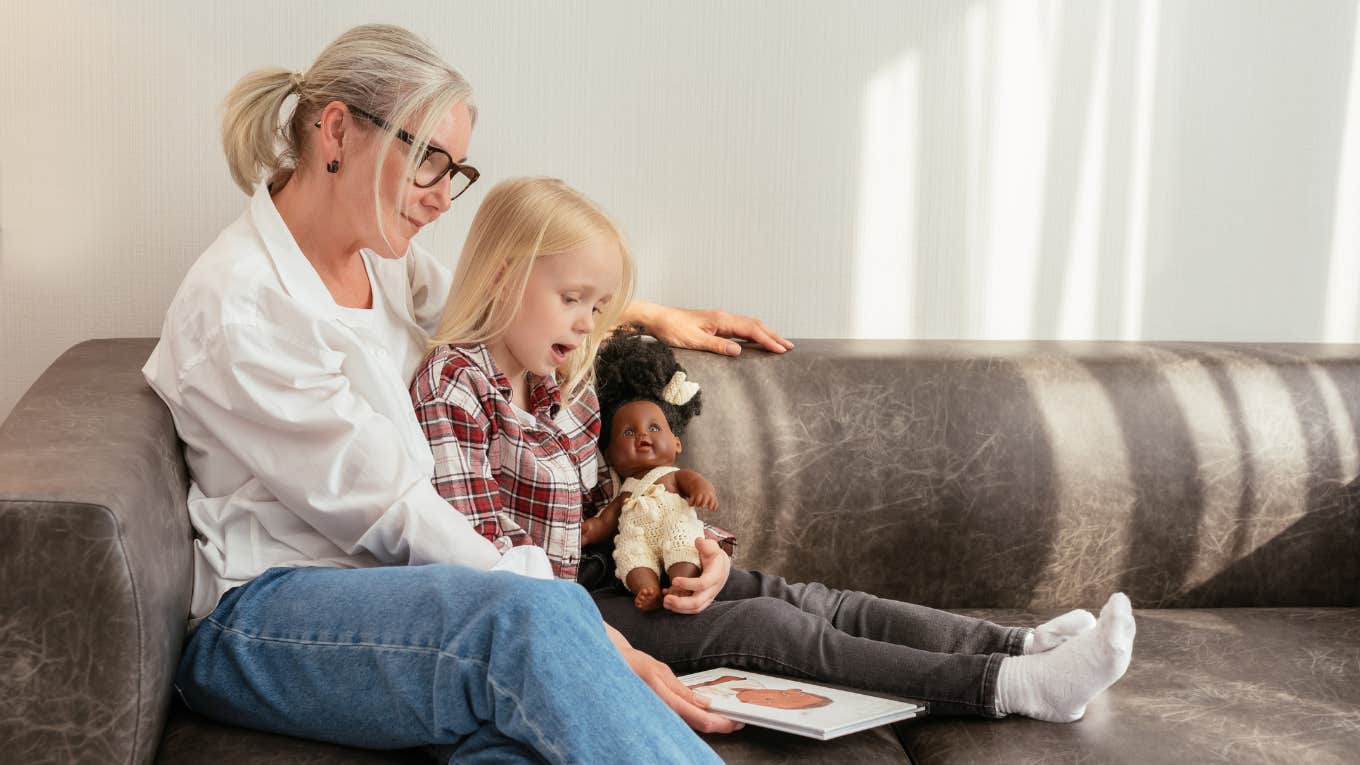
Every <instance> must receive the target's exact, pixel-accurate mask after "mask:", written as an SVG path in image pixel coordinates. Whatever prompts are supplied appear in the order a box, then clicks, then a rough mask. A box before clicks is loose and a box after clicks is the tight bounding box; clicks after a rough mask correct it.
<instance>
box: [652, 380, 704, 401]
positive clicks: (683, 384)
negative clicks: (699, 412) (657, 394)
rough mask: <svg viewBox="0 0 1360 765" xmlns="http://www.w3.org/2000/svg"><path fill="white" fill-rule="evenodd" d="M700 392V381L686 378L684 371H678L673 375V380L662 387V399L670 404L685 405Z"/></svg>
mask: <svg viewBox="0 0 1360 765" xmlns="http://www.w3.org/2000/svg"><path fill="white" fill-rule="evenodd" d="M698 392H699V383H697V382H690V381H688V380H686V379H685V373H684V372H676V373H675V374H673V375H671V381H670V382H668V383H666V387H664V388H662V389H661V399H662V400H663V401H665V402H666V403H668V404H674V405H675V406H684V405H685V404H688V403H689V400H690V399H692V398H694V394H696V393H698Z"/></svg>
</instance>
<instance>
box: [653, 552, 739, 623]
mask: <svg viewBox="0 0 1360 765" xmlns="http://www.w3.org/2000/svg"><path fill="white" fill-rule="evenodd" d="M694 546H695V547H696V548H698V550H699V560H700V564H701V565H702V567H703V571H702V572H701V573H700V574H699V576H697V577H690V576H677V577H675V578H673V579H671V587H670V588H671V590H688V591H689V593H690V594H689V595H673V594H669V595H667V596H666V597H665V599H664V600H663V601H662V605H663V606H664V607H665V609H666V610H667V611H672V612H674V613H677V614H697V613H699V612H700V611H703V610H704V609H705V608H708V606H709V604H710V603H712V602H713V601H714V599H716V598H717V597H718V593H719V592H721V591H722V588H723V585H725V584H727V575H728V574H730V573H731V571H732V559H731V558H729V557H727V553H725V552H723V549H722V548H721V547H719V546H718V543H717V542H714V541H713V540H712V539H705V538H703V537H699V538H698V539H696V540H694Z"/></svg>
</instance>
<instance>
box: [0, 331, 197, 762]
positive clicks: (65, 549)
mask: <svg viewBox="0 0 1360 765" xmlns="http://www.w3.org/2000/svg"><path fill="white" fill-rule="evenodd" d="M153 345H154V341H152V340H96V341H90V342H86V343H81V344H80V345H77V346H75V347H74V348H72V349H70V350H69V351H67V352H66V353H65V354H64V355H62V356H61V358H59V359H58V360H57V361H56V362H54V363H53V364H52V366H51V367H50V368H48V370H47V371H46V372H45V373H44V374H43V376H42V377H41V378H39V379H38V381H37V382H36V383H34V384H33V386H32V388H30V389H29V391H28V393H27V394H25V396H24V397H23V399H21V400H20V401H19V403H18V405H17V406H16V407H15V408H14V411H13V412H11V413H10V416H9V418H8V419H6V420H5V423H4V425H3V426H0V741H3V742H4V750H3V751H0V760H4V761H6V762H56V761H61V762H110V763H113V762H116V763H141V762H150V761H151V759H152V756H153V755H154V752H155V745H156V742H157V741H159V739H160V735H161V729H162V728H163V727H164V724H165V717H166V713H167V711H168V709H169V700H170V696H169V694H170V685H171V678H172V676H173V672H174V667H175V663H176V661H177V660H178V657H179V651H180V645H181V642H182V641H183V638H184V627H185V619H186V615H187V614H188V609H189V590H190V578H191V573H192V572H191V567H190V552H191V544H190V539H191V530H190V527H189V518H188V514H187V512H186V510H185V505H184V502H185V496H186V493H187V490H188V489H187V487H188V479H187V476H186V472H185V468H184V459H183V456H182V454H181V453H180V448H179V442H178V440H177V439H176V438H175V428H174V424H173V422H172V421H171V417H170V412H169V410H168V409H166V407H165V405H164V404H162V403H161V401H160V399H159V398H157V397H156V394H155V393H153V392H152V391H151V389H150V388H148V387H147V385H146V383H145V381H144V380H143V379H142V375H141V372H140V371H139V370H140V367H141V365H142V363H143V362H144V361H145V360H146V357H147V356H148V355H149V354H150V353H151V348H152V346H153Z"/></svg>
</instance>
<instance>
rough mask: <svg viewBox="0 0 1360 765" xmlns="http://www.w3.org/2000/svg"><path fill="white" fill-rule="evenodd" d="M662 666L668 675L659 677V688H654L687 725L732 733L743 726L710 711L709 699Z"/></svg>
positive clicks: (700, 730) (708, 730)
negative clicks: (688, 686)
mask: <svg viewBox="0 0 1360 765" xmlns="http://www.w3.org/2000/svg"><path fill="white" fill-rule="evenodd" d="M658 663H659V662H658ZM661 667H662V670H664V672H665V675H666V676H664V677H660V678H658V679H659V680H660V682H659V686H660V687H659V688H658V687H656V686H653V688H654V690H656V691H657V695H659V696H660V697H661V700H662V701H664V702H665V703H666V706H668V707H670V708H671V709H674V710H675V713H676V714H678V715H680V719H682V720H684V721H685V724H686V725H688V726H689V727H691V728H693V729H694V730H696V731H699V732H700V733H731V732H732V731H734V730H738V729H740V728H741V723H738V722H735V721H733V720H729V719H727V718H726V717H721V716H719V715H715V714H713V713H712V712H709V711H708V700H707V699H705V698H703V697H702V696H700V695H699V694H697V693H695V692H694V691H692V690H690V689H689V688H686V687H685V684H684V683H682V682H680V678H678V677H676V676H675V673H674V672H671V671H670V668H668V667H666V666H665V665H664V664H662V665H661Z"/></svg>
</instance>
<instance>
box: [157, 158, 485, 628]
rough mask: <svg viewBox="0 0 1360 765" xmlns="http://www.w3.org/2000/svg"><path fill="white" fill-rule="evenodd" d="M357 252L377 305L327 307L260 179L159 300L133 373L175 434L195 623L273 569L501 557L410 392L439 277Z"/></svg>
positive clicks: (438, 303)
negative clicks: (441, 484)
mask: <svg viewBox="0 0 1360 765" xmlns="http://www.w3.org/2000/svg"><path fill="white" fill-rule="evenodd" d="M361 257H362V258H363V260H364V265H365V266H366V267H367V269H368V273H369V280H370V282H371V283H372V285H373V308H371V309H367V310H358V309H352V308H344V307H341V306H338V305H337V304H336V303H335V301H334V300H333V299H332V297H331V294H330V292H329V291H328V290H327V289H326V286H325V285H324V284H323V283H322V281H321V277H320V276H319V275H318V274H317V272H316V270H315V269H314V268H313V267H312V265H311V263H310V262H308V260H307V259H306V257H305V256H304V255H303V254H302V251H301V250H300V249H299V248H298V246H297V243H296V242H295V241H294V240H293V237H292V234H291V233H290V232H289V231H288V227H287V226H286V225H285V224H284V222H283V218H281V217H280V216H279V213H278V210H277V209H276V208H275V207H274V202H273V200H272V199H271V198H270V195H269V191H268V190H267V189H266V188H265V187H264V186H263V185H261V186H260V187H259V188H258V189H257V190H256V192H255V195H254V197H253V198H252V199H251V201H250V206H249V207H248V208H247V210H246V212H245V213H244V214H243V215H242V216H241V217H240V218H239V219H237V220H236V222H235V223H233V224H231V225H230V226H228V227H227V229H226V230H225V231H223V232H222V234H221V235H220V236H218V238H217V240H216V241H215V242H213V244H212V245H211V246H210V247H209V248H208V249H207V251H206V252H204V253H203V254H202V255H201V256H200V257H199V258H198V260H197V261H196V262H195V263H194V265H193V266H192V267H191V268H190V269H189V272H188V274H186V275H185V277H184V281H183V283H182V284H181V285H180V288H179V291H178V292H177V293H176V294H175V298H174V300H173V301H172V302H171V304H170V308H169V310H168V311H167V312H166V316H165V325H164V327H163V328H162V330H161V338H160V342H159V343H158V344H157V345H156V348H155V350H154V351H152V353H151V357H150V358H149V359H148V360H147V362H146V366H145V367H143V369H142V373H143V374H144V375H145V376H146V380H147V382H148V383H150V385H151V387H152V388H153V389H155V391H156V393H158V394H159V395H160V397H161V398H162V399H164V400H165V403H166V404H167V405H168V406H169V407H170V411H171V413H172V414H173V415H174V419H175V427H176V429H177V430H178V431H179V435H180V438H181V439H182V440H183V441H184V454H185V459H186V461H187V463H188V466H189V476H190V485H189V517H190V520H191V521H192V523H193V526H194V529H195V531H196V532H197V534H196V536H197V540H196V543H195V549H196V555H195V561H194V588H193V593H194V595H193V605H192V617H193V619H194V621H195V623H196V622H197V620H199V619H201V618H202V617H204V616H207V615H208V614H209V613H211V612H212V610H213V608H214V607H216V605H217V601H218V599H219V598H221V596H222V595H223V594H224V593H226V591H227V590H229V589H231V588H232V587H235V586H237V585H240V584H243V583H245V582H247V581H249V580H250V579H252V578H254V577H255V576H257V575H259V574H260V573H262V572H263V571H265V570H266V569H268V568H270V567H272V566H316V565H322V566H343V567H361V566H377V565H384V564H412V565H419V564H425V563H461V564H465V565H469V566H473V567H476V568H482V569H486V568H491V567H492V566H493V565H494V564H495V563H496V562H497V561H498V559H499V558H500V555H499V554H498V553H497V551H496V547H495V545H493V544H492V543H491V542H489V541H487V540H486V539H484V538H483V537H482V536H481V535H479V534H477V532H476V531H475V530H473V528H472V526H471V525H470V524H469V523H468V521H467V519H466V518H465V517H464V516H463V514H462V513H461V512H458V511H457V510H456V509H454V508H452V507H450V506H449V505H448V503H447V502H446V501H445V500H444V499H443V498H442V497H440V496H439V494H438V493H437V492H436V491H435V489H434V487H433V485H432V484H431V483H430V479H431V476H432V475H433V470H434V461H433V458H432V456H431V453H430V447H429V444H428V443H427V442H426V440H425V436H424V434H423V432H422V431H421V428H420V424H419V423H418V422H417V421H416V417H415V413H414V409H413V408H412V404H411V398H410V393H409V390H408V385H409V383H410V380H411V378H412V376H413V375H414V373H415V370H416V367H417V366H418V365H419V364H420V362H421V360H422V359H423V358H424V356H425V340H426V336H427V333H428V332H430V331H432V330H433V328H434V326H435V325H436V323H437V322H438V318H439V313H440V311H441V310H442V308H443V304H444V301H445V299H446V298H447V296H448V289H449V285H450V282H451V275H450V273H449V271H448V269H447V268H445V267H444V266H443V265H441V264H440V263H438V262H437V261H436V260H435V259H434V258H433V257H431V256H430V255H429V254H428V253H426V252H424V251H422V250H420V249H419V248H417V247H415V246H414V245H413V246H412V248H411V251H410V252H409V253H408V254H407V255H406V257H404V258H402V259H400V260H391V259H385V258H382V257H379V256H377V255H375V254H374V253H371V252H368V251H364V252H362V253H361Z"/></svg>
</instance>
